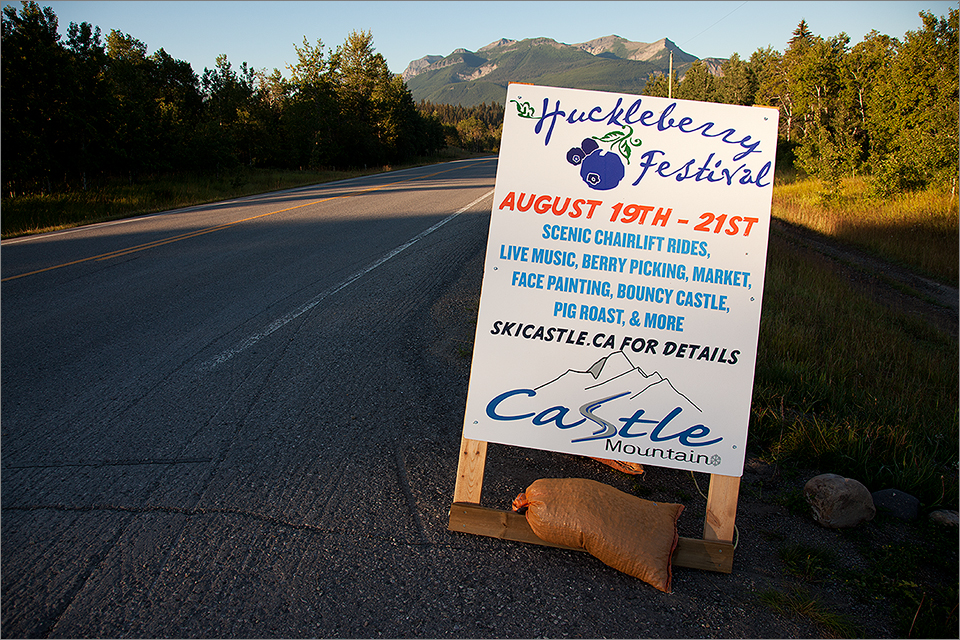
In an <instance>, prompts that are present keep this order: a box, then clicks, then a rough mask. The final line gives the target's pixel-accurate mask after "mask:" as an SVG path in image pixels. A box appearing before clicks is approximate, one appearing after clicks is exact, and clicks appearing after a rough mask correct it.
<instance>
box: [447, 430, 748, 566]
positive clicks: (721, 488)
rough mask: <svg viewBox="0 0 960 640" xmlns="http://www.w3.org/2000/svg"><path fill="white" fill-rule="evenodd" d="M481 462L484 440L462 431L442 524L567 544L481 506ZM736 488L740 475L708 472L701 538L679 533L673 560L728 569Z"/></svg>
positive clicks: (493, 535)
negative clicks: (453, 482)
mask: <svg viewBox="0 0 960 640" xmlns="http://www.w3.org/2000/svg"><path fill="white" fill-rule="evenodd" d="M486 462H487V443H486V442H484V441H482V440H470V439H468V438H464V437H462V436H461V441H460V457H459V461H458V463H457V482H456V485H455V486H454V489H453V504H452V505H451V507H450V522H449V525H448V527H447V528H448V529H449V530H450V531H456V532H460V533H473V534H476V535H481V536H489V537H491V538H499V539H501V540H513V541H515V542H527V543H530V544H540V545H544V546H548V547H558V548H563V549H569V548H571V547H563V546H561V545H555V544H551V543H548V542H546V541H544V540H542V539H541V538H539V537H537V535H536V534H535V533H534V532H533V530H532V529H531V528H530V525H529V524H528V523H527V519H526V518H525V517H524V516H522V515H520V514H518V513H515V512H513V511H502V510H499V509H491V508H488V507H482V506H480V494H481V492H482V490H483V472H484V468H485V466H486ZM739 494H740V478H739V477H736V476H721V475H716V474H711V476H710V490H709V492H708V493H707V512H706V516H705V517H704V523H703V539H702V540H700V539H697V538H684V537H681V538H680V539H679V541H678V543H677V548H676V550H675V551H674V554H673V565H674V566H677V567H690V568H694V569H705V570H707V571H717V572H720V573H731V572H732V571H733V551H734V544H733V537H734V523H735V521H736V515H737V499H738V497H739ZM578 551H582V549H578Z"/></svg>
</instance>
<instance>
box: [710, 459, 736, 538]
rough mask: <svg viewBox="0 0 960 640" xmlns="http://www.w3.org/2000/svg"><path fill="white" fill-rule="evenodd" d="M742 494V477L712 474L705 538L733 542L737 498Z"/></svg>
mask: <svg viewBox="0 0 960 640" xmlns="http://www.w3.org/2000/svg"><path fill="white" fill-rule="evenodd" d="M739 496H740V478H738V477H736V476H718V475H711V476H710V490H709V491H708V492H707V516H706V518H704V521H703V539H704V540H719V541H723V542H733V532H734V524H735V523H736V520H737V498H739Z"/></svg>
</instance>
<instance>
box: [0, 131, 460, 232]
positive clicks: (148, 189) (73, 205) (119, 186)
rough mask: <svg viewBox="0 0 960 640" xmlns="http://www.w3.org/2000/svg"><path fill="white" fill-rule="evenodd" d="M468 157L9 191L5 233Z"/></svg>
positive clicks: (0, 224)
mask: <svg viewBox="0 0 960 640" xmlns="http://www.w3.org/2000/svg"><path fill="white" fill-rule="evenodd" d="M466 157H471V154H467V153H465V152H461V151H460V150H458V149H448V150H447V151H445V152H444V153H442V154H441V155H440V156H437V157H431V158H423V159H422V161H421V162H418V163H414V164H406V165H403V166H395V167H390V166H386V167H371V168H370V169H365V170H362V171H361V170H354V171H328V170H306V171H277V170H268V169H255V168H250V167H237V168H236V169H234V170H232V171H224V172H221V173H219V174H217V175H214V174H210V175H196V174H183V175H180V174H171V175H155V176H145V177H143V178H141V179H138V180H137V181H135V182H134V181H132V180H129V179H124V178H110V179H103V181H102V184H100V185H99V186H97V187H96V188H89V189H86V190H84V189H82V188H81V187H80V185H63V186H61V188H59V189H57V190H56V192H54V193H47V194H28V195H20V196H17V197H11V196H10V195H9V194H4V197H3V201H2V208H3V216H2V217H0V237H3V238H12V237H16V236H21V235H28V234H35V233H44V232H47V231H56V230H59V229H66V228H69V227H76V226H80V225H83V224H92V223H96V222H106V221H109V220H117V219H120V218H128V217H131V216H136V215H142V214H147V213H154V212H157V211H168V210H171V209H178V208H181V207H190V206H194V205H198V204H205V203H208V202H217V201H220V200H228V199H231V198H238V197H243V196H248V195H254V194H258V193H267V192H269V191H280V190H282V189H291V188H294V187H301V186H306V185H311V184H320V183H324V182H333V181H335V180H345V179H347V178H354V177H357V176H362V175H371V174H376V173H381V172H384V171H391V170H395V169H402V168H406V167H412V166H422V165H426V164H433V163H435V162H441V161H444V160H453V159H458V158H466Z"/></svg>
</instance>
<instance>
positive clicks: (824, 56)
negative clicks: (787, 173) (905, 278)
mask: <svg viewBox="0 0 960 640" xmlns="http://www.w3.org/2000/svg"><path fill="white" fill-rule="evenodd" d="M957 14H958V11H957V10H956V9H950V11H949V14H948V16H947V17H946V18H943V17H941V18H937V17H936V16H934V15H933V14H931V13H929V12H921V13H920V17H921V19H922V22H923V26H922V27H921V28H920V29H919V30H917V31H909V32H907V33H906V34H905V36H904V39H903V41H902V42H901V41H899V40H898V39H896V38H891V37H889V36H885V35H881V34H880V33H878V32H877V31H875V30H874V31H871V32H870V33H869V34H867V36H866V37H864V39H863V41H862V42H860V43H859V44H857V45H855V46H853V47H851V46H850V38H849V37H848V36H847V35H846V34H844V33H841V34H840V35H837V36H834V37H831V38H823V37H820V36H816V35H814V34H813V33H811V31H810V28H809V25H807V23H806V21H803V20H802V21H801V22H800V24H799V25H798V26H797V28H796V30H795V31H794V32H793V37H792V38H791V39H790V41H789V42H788V43H787V47H786V49H785V50H784V51H783V52H782V53H781V52H779V51H776V50H774V49H773V48H771V47H767V48H766V49H761V50H758V51H756V52H755V53H754V54H753V55H752V56H751V57H750V59H749V60H747V61H744V60H741V59H740V57H739V56H738V55H736V54H734V55H733V56H732V57H731V58H729V59H728V60H726V61H725V62H724V63H723V65H722V67H721V71H722V75H721V76H718V77H715V76H713V75H711V74H710V73H709V71H708V70H707V68H706V65H705V64H704V63H703V62H700V61H698V62H695V63H694V64H693V66H691V67H690V68H689V69H688V70H687V72H686V75H685V76H684V78H683V80H682V81H680V82H678V81H677V79H676V77H675V78H674V81H673V89H674V90H673V97H676V98H684V99H690V100H703V101H708V102H724V103H730V104H741V105H765V106H773V107H778V108H779V109H780V131H779V138H780V140H779V146H780V150H781V153H780V154H779V155H781V157H783V159H784V164H787V165H792V166H793V167H794V168H796V169H799V170H801V171H802V172H804V173H806V174H808V175H813V176H816V177H819V178H822V179H824V180H825V181H827V182H836V181H838V180H839V179H840V178H841V177H843V176H849V175H868V176H870V177H871V178H872V179H873V182H874V184H875V185H876V187H877V189H878V190H879V191H880V192H882V193H895V192H899V191H902V190H905V189H919V188H924V187H927V186H932V185H939V186H943V185H946V186H948V187H950V188H952V189H956V186H957V160H958V137H960V133H958V110H960V95H958V60H960V53H958V47H957ZM667 91H668V79H667V78H666V77H665V76H664V75H662V74H660V75H657V76H654V77H653V78H651V79H650V80H649V81H648V83H647V86H646V87H645V89H644V93H645V94H647V95H656V96H666V95H667Z"/></svg>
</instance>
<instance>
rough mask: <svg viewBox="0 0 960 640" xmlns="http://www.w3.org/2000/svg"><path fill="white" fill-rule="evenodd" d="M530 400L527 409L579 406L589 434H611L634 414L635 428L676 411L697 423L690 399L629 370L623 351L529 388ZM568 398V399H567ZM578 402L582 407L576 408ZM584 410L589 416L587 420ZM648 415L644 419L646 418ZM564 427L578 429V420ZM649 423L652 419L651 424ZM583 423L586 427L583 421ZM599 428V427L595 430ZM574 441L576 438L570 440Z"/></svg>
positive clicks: (659, 379) (518, 404)
mask: <svg viewBox="0 0 960 640" xmlns="http://www.w3.org/2000/svg"><path fill="white" fill-rule="evenodd" d="M535 391H536V396H535V397H536V400H535V401H534V400H529V401H528V402H529V403H531V404H530V407H528V408H530V410H531V411H532V410H533V407H534V406H536V407H549V406H554V407H564V406H567V405H569V404H570V403H571V402H573V406H571V407H569V408H570V409H573V410H574V411H576V410H577V409H578V408H579V411H580V413H581V415H582V416H583V417H584V418H588V417H589V419H590V420H591V421H592V422H593V423H594V424H593V426H591V427H588V428H593V429H595V431H594V432H593V434H594V435H596V434H599V433H601V432H603V433H605V434H606V435H611V434H613V433H615V432H616V428H617V427H619V426H622V424H621V423H622V420H621V418H624V417H629V416H633V415H635V414H636V412H637V411H640V415H642V416H644V421H643V422H641V423H640V424H647V425H649V426H650V427H652V426H653V425H655V424H657V422H658V421H659V420H661V419H664V418H665V417H666V416H668V415H669V414H671V412H674V411H675V412H676V413H677V414H678V415H679V414H681V413H684V412H685V413H684V415H685V416H686V418H685V419H691V418H690V416H694V417H693V418H692V419H694V420H695V419H697V418H696V416H698V415H699V414H701V413H702V412H701V410H700V408H699V407H698V406H697V405H696V404H695V403H694V402H693V401H692V400H690V398H688V397H687V396H685V395H684V394H683V393H681V392H679V391H677V389H676V387H674V386H673V384H672V383H671V382H670V380H668V379H667V378H664V377H663V376H661V375H660V374H659V373H658V372H656V371H655V372H653V373H651V374H647V373H645V372H644V371H643V370H642V369H641V368H640V367H635V366H634V365H633V363H631V362H630V360H629V358H627V356H626V354H624V353H623V351H617V352H616V353H613V354H611V355H609V356H607V357H605V358H601V359H600V360H598V361H597V362H595V363H594V364H593V365H591V366H590V368H589V369H587V370H586V371H576V370H574V369H568V370H567V371H565V372H564V373H563V374H561V375H560V376H558V377H556V378H554V379H553V380H551V381H549V382H546V383H544V384H542V385H540V386H538V387H536V389H535ZM572 399H573V400H572ZM584 400H587V403H586V404H584V405H583V407H578V404H579V403H580V402H582V401H584ZM513 402H514V404H513V405H512V406H514V407H515V408H518V410H519V409H520V408H524V406H525V405H524V401H523V399H514V400H513ZM584 410H586V411H587V412H589V413H590V415H589V416H588V415H587V414H586V413H583V412H584ZM648 416H649V419H647V417H648ZM572 417H573V416H571V419H569V420H568V421H567V422H568V423H569V426H570V427H572V426H580V424H582V423H583V421H582V420H581V421H579V422H577V424H576V425H574V424H572V423H573V420H572ZM651 420H652V421H651ZM587 424H589V423H587ZM597 426H600V427H601V429H599V430H596V427H597ZM639 430H640V427H638V428H637V429H636V431H639ZM576 435H577V436H579V437H580V438H583V439H586V440H593V439H596V438H594V437H593V436H591V435H589V434H584V433H582V432H581V431H578V432H577V433H576ZM572 442H578V439H574V440H572Z"/></svg>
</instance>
